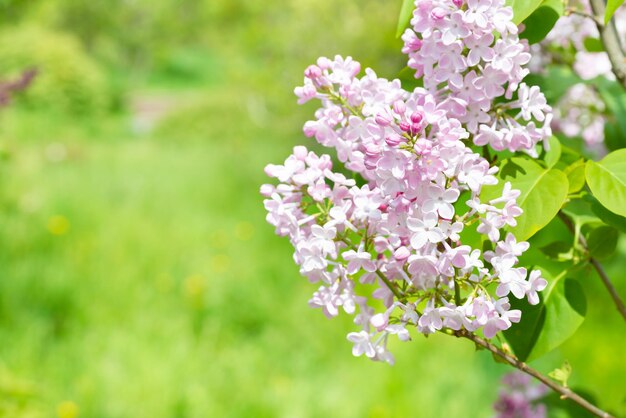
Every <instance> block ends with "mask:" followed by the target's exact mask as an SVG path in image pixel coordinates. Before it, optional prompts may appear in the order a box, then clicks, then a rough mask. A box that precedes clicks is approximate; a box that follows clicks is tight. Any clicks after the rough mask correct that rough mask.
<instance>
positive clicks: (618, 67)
mask: <svg viewBox="0 0 626 418" xmlns="http://www.w3.org/2000/svg"><path fill="white" fill-rule="evenodd" d="M589 4H590V5H591V10H592V12H593V15H594V16H595V19H593V21H594V22H595V23H596V26H597V28H598V32H600V40H601V41H602V44H603V45H604V50H605V51H606V53H607V55H608V56H609V61H610V62H611V70H612V71H613V74H615V77H616V78H617V80H618V81H619V83H620V84H621V85H622V87H624V88H625V89H626V60H625V59H624V50H623V49H622V44H621V41H620V38H619V34H618V33H617V28H616V27H615V21H614V20H613V19H611V20H610V21H609V22H608V23H607V24H606V25H604V24H602V20H603V19H604V13H605V10H606V5H605V3H604V0H589Z"/></svg>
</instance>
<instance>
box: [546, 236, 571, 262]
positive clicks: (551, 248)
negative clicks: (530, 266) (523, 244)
mask: <svg viewBox="0 0 626 418" xmlns="http://www.w3.org/2000/svg"><path fill="white" fill-rule="evenodd" d="M540 249H541V252H542V253H544V254H545V255H547V256H548V257H550V258H553V259H555V260H558V261H567V260H571V259H572V256H573V251H572V243H571V242H563V241H555V242H552V243H550V244H548V245H546V246H544V247H541V248H540Z"/></svg>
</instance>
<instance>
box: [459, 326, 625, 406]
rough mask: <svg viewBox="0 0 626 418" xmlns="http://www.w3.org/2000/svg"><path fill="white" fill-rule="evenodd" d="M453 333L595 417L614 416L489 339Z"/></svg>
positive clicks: (466, 333)
mask: <svg viewBox="0 0 626 418" xmlns="http://www.w3.org/2000/svg"><path fill="white" fill-rule="evenodd" d="M453 335H454V336H456V337H459V338H467V339H468V340H471V341H473V342H474V343H475V344H476V345H478V346H480V347H483V348H485V349H487V350H489V351H490V352H491V353H492V354H493V355H495V356H498V357H499V358H500V359H502V360H504V361H505V362H506V363H508V364H509V365H511V366H513V367H515V368H516V369H518V370H520V371H522V372H524V373H526V374H527V375H529V376H531V377H534V378H535V379H537V380H539V381H540V382H541V383H543V384H544V385H546V386H548V387H549V388H550V389H552V390H553V391H555V392H556V393H558V394H559V395H561V399H571V400H572V401H574V402H576V403H577V404H578V405H580V406H581V407H582V408H584V409H586V410H587V411H589V412H591V413H592V414H594V415H595V416H597V417H600V418H614V417H613V415H611V414H609V413H608V412H605V411H603V410H601V409H600V408H598V407H597V406H595V405H593V404H592V403H590V402H589V401H587V400H586V399H584V398H583V397H581V396H580V395H578V394H577V393H576V392H574V391H572V390H571V389H570V388H567V387H565V386H561V385H559V384H557V383H555V382H554V381H552V380H551V379H550V378H548V377H547V376H544V375H543V374H541V373H540V372H539V371H537V370H535V369H533V368H532V367H530V366H529V365H527V364H526V363H524V362H522V361H519V360H518V359H517V358H516V357H514V356H512V355H511V354H508V353H506V352H504V351H502V350H501V349H500V348H499V347H497V346H495V345H494V344H492V343H490V342H489V341H487V340H483V339H482V338H480V337H479V336H477V335H475V334H472V333H471V332H468V331H466V330H459V331H454V333H453Z"/></svg>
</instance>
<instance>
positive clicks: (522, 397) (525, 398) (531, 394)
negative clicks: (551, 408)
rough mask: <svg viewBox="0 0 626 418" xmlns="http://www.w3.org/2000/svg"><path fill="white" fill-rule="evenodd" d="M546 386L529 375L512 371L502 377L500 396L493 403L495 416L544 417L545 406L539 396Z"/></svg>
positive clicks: (510, 417) (545, 389) (544, 391)
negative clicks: (534, 380)
mask: <svg viewBox="0 0 626 418" xmlns="http://www.w3.org/2000/svg"><path fill="white" fill-rule="evenodd" d="M547 392H548V388H547V387H546V386H544V385H543V384H537V383H534V382H533V381H532V379H531V378H530V376H527V375H525V374H523V373H520V372H513V373H509V374H507V375H505V376H504V377H503V378H502V389H501V390H500V396H499V397H498V400H497V401H496V402H495V404H494V405H493V408H494V410H495V411H496V416H495V418H546V417H547V410H546V406H545V405H544V404H543V403H541V398H542V397H544V396H545V395H546V393H547Z"/></svg>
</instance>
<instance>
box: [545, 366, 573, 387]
mask: <svg viewBox="0 0 626 418" xmlns="http://www.w3.org/2000/svg"><path fill="white" fill-rule="evenodd" d="M571 375H572V366H571V365H570V364H569V362H568V361H566V362H565V363H563V365H562V366H561V367H559V368H558V369H554V370H553V371H551V372H550V373H548V376H549V377H551V378H552V379H554V380H556V381H557V382H559V383H560V384H561V386H565V387H567V382H568V380H569V378H570V376H571Z"/></svg>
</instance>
